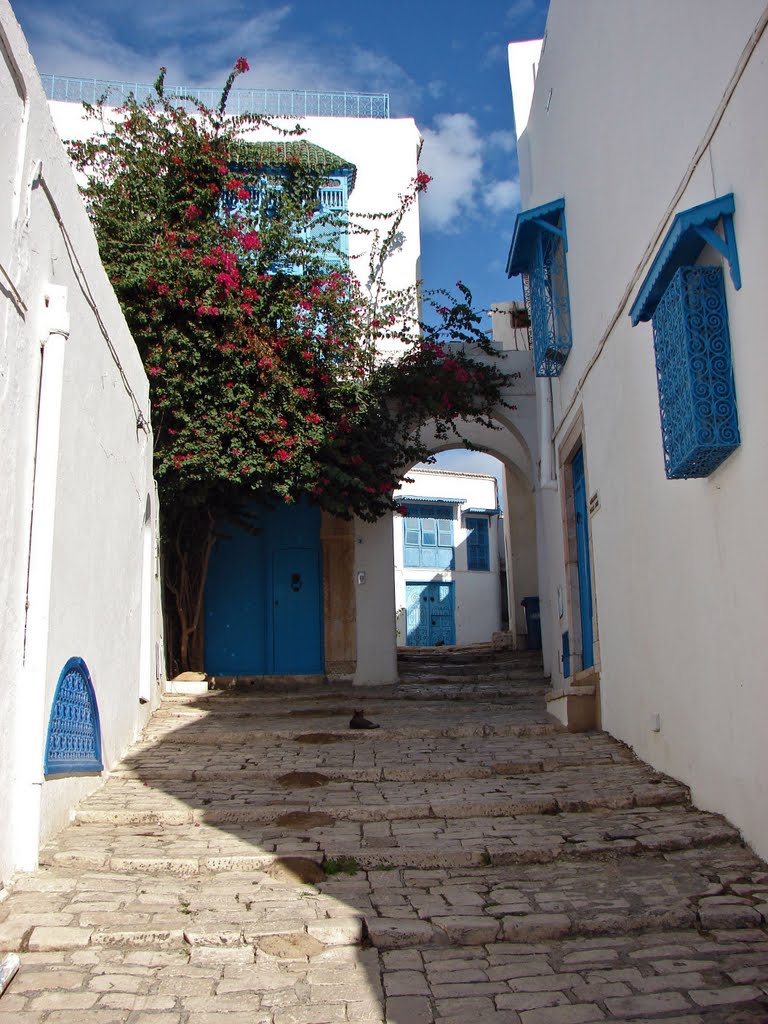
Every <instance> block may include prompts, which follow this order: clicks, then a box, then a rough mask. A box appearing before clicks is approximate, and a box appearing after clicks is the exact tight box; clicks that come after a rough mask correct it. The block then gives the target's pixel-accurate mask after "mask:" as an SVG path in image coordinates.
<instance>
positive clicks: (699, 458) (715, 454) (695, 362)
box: [653, 267, 740, 480]
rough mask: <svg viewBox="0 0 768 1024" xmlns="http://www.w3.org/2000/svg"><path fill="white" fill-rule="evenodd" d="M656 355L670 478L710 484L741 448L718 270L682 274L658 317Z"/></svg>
mask: <svg viewBox="0 0 768 1024" xmlns="http://www.w3.org/2000/svg"><path fill="white" fill-rule="evenodd" d="M653 347H654V352H655V355H656V374H657V377H658V385H659V411H660V413H661V436H662V441H663V444H664V466H665V469H666V473H667V477H668V478H669V479H670V480H685V479H688V478H690V477H702V476H709V474H710V473H711V472H712V471H713V470H714V469H716V468H717V467H718V466H719V465H720V463H721V462H722V461H723V460H724V459H726V458H727V457H728V456H729V455H730V454H731V452H732V451H734V449H736V448H738V446H739V442H740V438H739V422H738V416H737V413H736V392H735V389H734V385H733V371H732V369H731V341H730V337H729V333H728V310H727V309H726V305H725V289H724V287H723V272H722V270H721V269H720V267H680V269H679V270H678V271H677V273H676V274H675V276H674V277H673V278H672V280H671V281H670V283H669V285H668V287H667V290H666V291H665V292H664V294H663V295H662V297H661V300H660V301H659V304H658V306H657V307H656V312H655V313H654V314H653Z"/></svg>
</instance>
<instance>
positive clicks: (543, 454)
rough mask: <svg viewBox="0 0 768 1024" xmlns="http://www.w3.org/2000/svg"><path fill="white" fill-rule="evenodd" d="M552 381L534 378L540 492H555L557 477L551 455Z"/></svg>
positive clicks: (552, 424) (552, 432)
mask: <svg viewBox="0 0 768 1024" xmlns="http://www.w3.org/2000/svg"><path fill="white" fill-rule="evenodd" d="M552 405H553V403H552V380H551V378H549V377H537V378H536V408H537V409H538V413H539V459H540V472H539V486H540V487H541V489H542V490H548V491H554V490H557V477H556V476H555V465H554V458H553V453H552V437H553V434H554V429H555V421H554V415H553V410H552Z"/></svg>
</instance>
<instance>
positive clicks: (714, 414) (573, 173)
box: [508, 0, 768, 856]
mask: <svg viewBox="0 0 768 1024" xmlns="http://www.w3.org/2000/svg"><path fill="white" fill-rule="evenodd" d="M766 25H768V9H767V8H766V4H765V2H764V0H745V2H743V3H740V4H738V5H728V6H727V8H726V7H724V6H723V5H722V4H719V3H716V2H714V0H681V2H679V3H675V4H664V3H634V4H615V3H611V2H608V0H585V2H584V3H580V4H578V5H573V4H571V3H568V2H566V0H552V3H551V6H550V12H549V19H548V24H547V32H546V37H545V40H544V41H543V42H542V41H534V42H525V43H519V44H512V45H511V46H510V48H509V61H510V73H511V80H512V91H513V98H514V112H515V122H516V132H517V144H518V157H519V165H520V177H521V191H522V196H523V213H521V214H520V216H519V218H518V221H517V225H516V228H515V235H514V239H513V241H512V246H511V251H510V256H509V264H508V270H509V273H510V275H518V274H520V275H522V276H523V279H524V282H525V289H526V296H527V300H528V303H529V308H530V313H531V320H532V333H533V347H534V363H535V366H536V372H537V375H538V379H537V385H536V389H537V399H538V408H539V418H540V425H541V433H540V465H539V468H538V474H537V476H538V479H537V485H536V505H537V535H538V552H539V555H538V568H539V585H540V595H541V608H542V628H543V634H544V656H545V664H546V667H547V669H548V670H549V671H550V672H551V674H552V679H553V686H554V688H555V689H556V690H558V691H559V693H560V695H561V697H562V701H561V707H560V709H559V713H560V714H561V716H562V717H567V701H568V699H569V693H570V694H572V692H573V691H572V686H573V684H574V683H584V682H592V683H593V684H596V685H597V686H598V713H599V720H601V721H602V725H603V726H604V727H605V728H606V729H607V730H608V731H610V732H611V733H613V734H614V735H615V736H617V737H618V738H620V739H622V740H624V741H625V742H627V743H628V744H630V745H631V746H632V747H633V748H634V749H635V750H636V751H637V752H638V754H639V755H640V756H641V757H643V758H644V759H645V760H647V761H649V762H650V763H651V764H653V765H654V766H655V767H656V768H658V769H660V770H662V771H665V772H669V773H670V774H672V775H674V776H675V777H677V778H679V779H681V780H683V781H684V782H686V783H688V784H689V785H690V786H691V788H692V792H693V798H694V800H695V801H696V803H697V804H698V805H700V806H703V807H706V808H708V809H712V810H717V811H720V812H722V813H724V814H726V815H727V816H728V817H729V818H730V820H731V821H733V822H734V823H735V824H736V825H737V826H738V827H740V828H741V829H742V831H743V834H744V836H745V838H746V839H747V840H748V841H749V842H750V843H751V844H752V845H753V846H754V847H755V849H757V850H758V852H760V853H761V854H762V855H763V856H766V855H768V819H766V815H765V811H764V809H765V806H766V803H768V745H766V743H765V738H764V733H765V728H764V722H765V720H766V716H767V715H768V691H767V690H766V687H765V686H764V684H763V678H762V677H763V675H764V673H763V672H762V670H761V668H760V654H759V651H760V640H761V636H762V632H763V623H764V620H765V616H766V613H768V583H767V582H766V581H768V548H767V547H766V545H765V543H764V542H763V536H762V535H763V530H762V510H763V508H764V507H765V504H766V499H767V498H768V473H767V472H766V462H765V436H766V426H767V425H768V424H767V423H766V419H767V417H768V413H767V411H766V410H767V409H768V406H767V405H766V402H765V396H764V387H763V381H764V379H765V377H766V373H767V372H768V355H766V348H765V346H764V344H763V342H762V334H763V325H764V323H765V322H766V318H767V317H768V298H767V297H766V290H765V288H764V287H763V284H762V279H763V277H764V275H765V271H766V268H767V267H768V247H767V246H766V234H765V223H766V213H767V212H768V211H767V209H766V206H767V204H768V200H767V199H766V192H765V188H764V187H763V172H764V170H765V168H766V166H768V139H767V138H766V135H765V133H764V132H762V131H760V130H759V129H758V128H757V126H758V125H759V124H760V123H762V116H763V115H762V110H763V97H764V96H765V91H766V87H767V86H768V72H767V71H766V68H767V67H768V34H767V33H766ZM596 52H599V59H597V60H585V59H584V54H585V53H596ZM553 710H555V708H553Z"/></svg>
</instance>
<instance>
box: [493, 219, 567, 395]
mask: <svg viewBox="0 0 768 1024" xmlns="http://www.w3.org/2000/svg"><path fill="white" fill-rule="evenodd" d="M567 251H568V236H567V234H566V229H565V201H564V200H563V199H558V200H555V201H554V202H552V203H546V204H545V205H544V206H537V207H535V208H534V209H532V210H526V211H525V212H524V213H521V214H519V215H518V218H517V221H516V223H515V233H514V236H513V238H512V248H511V249H510V253H509V260H508V262H507V276H508V277H515V276H517V275H519V274H522V275H523V289H524V293H525V301H526V304H527V306H528V310H529V313H530V318H531V332H532V335H533V362H534V367H535V370H536V376H537V377H558V376H559V375H560V371H561V370H562V368H563V366H564V364H565V361H566V359H567V358H568V353H569V352H570V351H571V345H572V339H571V309H570V301H569V298H568V271H567V267H566V253H567Z"/></svg>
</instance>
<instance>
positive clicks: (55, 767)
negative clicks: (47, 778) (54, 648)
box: [44, 658, 104, 775]
mask: <svg viewBox="0 0 768 1024" xmlns="http://www.w3.org/2000/svg"><path fill="white" fill-rule="evenodd" d="M103 768H104V765H103V763H102V760H101V724H100V722H99V708H98V704H97V703H96V693H95V691H94V689H93V683H92V682H91V674H90V672H89V671H88V666H87V665H86V664H85V662H84V661H83V659H82V658H70V659H69V661H68V662H67V663H66V665H65V666H64V668H63V669H62V670H61V675H60V676H59V681H58V683H57V685H56V693H55V694H54V698H53V707H52V708H51V718H50V721H49V722H48V739H47V741H46V744H45V769H44V770H45V774H46V775H73V774H75V773H77V772H100V771H102V769H103Z"/></svg>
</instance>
